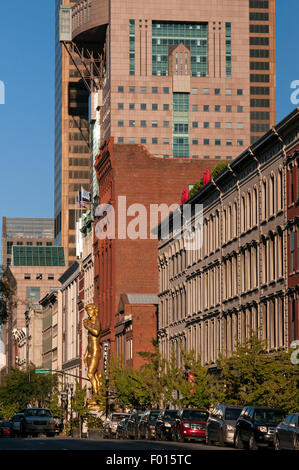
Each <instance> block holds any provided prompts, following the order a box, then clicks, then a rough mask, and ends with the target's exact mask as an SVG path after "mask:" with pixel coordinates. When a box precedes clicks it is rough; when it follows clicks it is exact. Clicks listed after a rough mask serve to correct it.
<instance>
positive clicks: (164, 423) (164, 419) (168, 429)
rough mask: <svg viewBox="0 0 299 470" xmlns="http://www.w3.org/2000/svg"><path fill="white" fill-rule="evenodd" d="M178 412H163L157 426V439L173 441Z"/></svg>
mask: <svg viewBox="0 0 299 470" xmlns="http://www.w3.org/2000/svg"><path fill="white" fill-rule="evenodd" d="M177 413H178V412H177V410H162V411H161V413H160V414H159V416H158V418H157V421H156V424H155V434H156V439H161V440H166V439H167V440H170V439H172V428H173V425H174V422H175V418H176V416H177Z"/></svg>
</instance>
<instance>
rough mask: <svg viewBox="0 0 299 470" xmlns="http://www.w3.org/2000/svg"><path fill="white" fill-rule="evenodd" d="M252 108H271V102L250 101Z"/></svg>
mask: <svg viewBox="0 0 299 470" xmlns="http://www.w3.org/2000/svg"><path fill="white" fill-rule="evenodd" d="M250 106H251V107H252V108H269V106H270V100H259V99H252V100H250Z"/></svg>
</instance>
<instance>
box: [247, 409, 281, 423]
mask: <svg viewBox="0 0 299 470" xmlns="http://www.w3.org/2000/svg"><path fill="white" fill-rule="evenodd" d="M283 418H284V414H283V413H282V412H281V411H276V410H256V411H255V412H254V421H255V422H256V423H269V424H279V423H280V422H281V421H282V420H283Z"/></svg>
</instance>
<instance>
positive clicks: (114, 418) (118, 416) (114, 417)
mask: <svg viewBox="0 0 299 470" xmlns="http://www.w3.org/2000/svg"><path fill="white" fill-rule="evenodd" d="M125 417H126V416H125V415H123V414H118V413H114V414H113V415H112V417H111V421H120V420H122V419H123V418H125Z"/></svg>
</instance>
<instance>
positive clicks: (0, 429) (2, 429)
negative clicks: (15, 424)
mask: <svg viewBox="0 0 299 470" xmlns="http://www.w3.org/2000/svg"><path fill="white" fill-rule="evenodd" d="M9 436H10V422H9V421H5V420H3V421H0V437H9Z"/></svg>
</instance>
